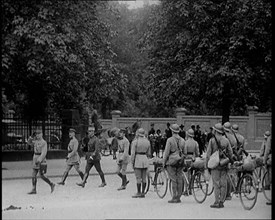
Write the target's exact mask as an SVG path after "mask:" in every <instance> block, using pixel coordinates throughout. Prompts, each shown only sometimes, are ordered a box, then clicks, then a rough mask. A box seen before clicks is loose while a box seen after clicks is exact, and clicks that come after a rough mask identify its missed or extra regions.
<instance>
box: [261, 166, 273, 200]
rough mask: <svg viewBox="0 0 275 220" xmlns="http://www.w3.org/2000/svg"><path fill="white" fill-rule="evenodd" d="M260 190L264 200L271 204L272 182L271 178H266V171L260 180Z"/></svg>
mask: <svg viewBox="0 0 275 220" xmlns="http://www.w3.org/2000/svg"><path fill="white" fill-rule="evenodd" d="M262 189H263V193H264V196H265V198H266V199H267V200H268V201H269V202H271V196H272V181H271V178H270V177H269V176H268V171H266V172H265V174H264V176H263V180H262Z"/></svg>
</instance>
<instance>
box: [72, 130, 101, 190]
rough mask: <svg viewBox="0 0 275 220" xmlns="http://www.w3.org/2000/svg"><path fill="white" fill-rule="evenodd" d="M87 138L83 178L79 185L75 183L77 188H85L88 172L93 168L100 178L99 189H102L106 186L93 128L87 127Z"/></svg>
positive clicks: (97, 141) (97, 142)
mask: <svg viewBox="0 0 275 220" xmlns="http://www.w3.org/2000/svg"><path fill="white" fill-rule="evenodd" d="M88 137H89V142H88V149H87V152H86V160H87V162H86V167H85V173H84V177H83V180H82V182H81V183H76V184H77V185H78V186H82V187H85V184H86V181H87V179H88V176H89V172H90V170H91V169H92V167H93V166H95V169H96V171H97V172H98V174H99V176H100V178H101V181H102V183H101V185H99V187H104V186H106V182H105V177H104V173H103V172H102V170H101V165H100V159H101V157H100V152H99V151H100V149H99V140H98V138H97V137H96V136H95V127H91V126H90V127H89V128H88Z"/></svg>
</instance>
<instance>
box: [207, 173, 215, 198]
mask: <svg viewBox="0 0 275 220" xmlns="http://www.w3.org/2000/svg"><path fill="white" fill-rule="evenodd" d="M213 192H214V185H213V179H212V176H210V179H209V181H208V188H207V196H210V195H211V194H212V193H213Z"/></svg>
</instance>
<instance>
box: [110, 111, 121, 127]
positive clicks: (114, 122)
mask: <svg viewBox="0 0 275 220" xmlns="http://www.w3.org/2000/svg"><path fill="white" fill-rule="evenodd" d="M111 115H112V128H114V127H118V122H117V119H118V118H120V115H121V111H119V110H113V111H112V112H111Z"/></svg>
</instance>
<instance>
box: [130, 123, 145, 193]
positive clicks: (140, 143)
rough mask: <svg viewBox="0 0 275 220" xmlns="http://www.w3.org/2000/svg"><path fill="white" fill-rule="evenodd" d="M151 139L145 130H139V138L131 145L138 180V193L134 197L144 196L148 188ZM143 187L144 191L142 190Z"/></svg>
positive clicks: (132, 159)
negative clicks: (146, 135)
mask: <svg viewBox="0 0 275 220" xmlns="http://www.w3.org/2000/svg"><path fill="white" fill-rule="evenodd" d="M148 157H150V141H149V140H148V139H147V138H146V137H145V130H144V129H143V128H139V129H138V130H137V138H136V139H134V141H133V142H132V145H131V163H132V166H133V168H134V171H135V176H136V180H137V193H136V194H135V195H133V196H132V198H144V197H145V188H146V177H147V176H146V174H147V169H148V167H149V159H148ZM141 187H142V191H141Z"/></svg>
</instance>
